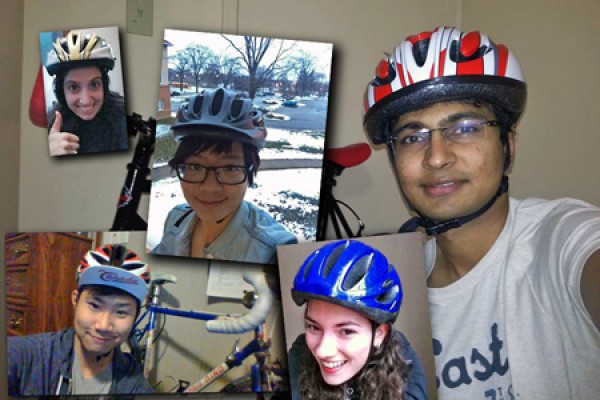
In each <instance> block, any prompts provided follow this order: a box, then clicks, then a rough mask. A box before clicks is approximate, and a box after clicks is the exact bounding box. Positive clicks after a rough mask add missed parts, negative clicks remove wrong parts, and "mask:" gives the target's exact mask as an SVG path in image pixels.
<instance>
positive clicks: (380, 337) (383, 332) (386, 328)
mask: <svg viewBox="0 0 600 400" xmlns="http://www.w3.org/2000/svg"><path fill="white" fill-rule="evenodd" d="M389 332H390V324H381V325H379V326H378V327H377V329H375V337H374V338H373V345H374V346H375V347H376V348H379V346H381V343H383V341H384V340H385V338H386V336H387V335H388V334H389Z"/></svg>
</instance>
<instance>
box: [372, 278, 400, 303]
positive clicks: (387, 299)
mask: <svg viewBox="0 0 600 400" xmlns="http://www.w3.org/2000/svg"><path fill="white" fill-rule="evenodd" d="M390 285H393V282H391V281H389V280H388V281H386V282H385V283H384V285H383V286H387V287H389V286H390ZM397 295H398V285H393V286H392V287H391V288H390V289H389V290H386V291H385V292H384V293H382V294H381V295H379V296H377V301H378V302H379V303H383V304H388V303H391V302H392V301H394V300H396V296H397Z"/></svg>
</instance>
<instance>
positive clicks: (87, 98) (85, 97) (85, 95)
mask: <svg viewBox="0 0 600 400" xmlns="http://www.w3.org/2000/svg"><path fill="white" fill-rule="evenodd" d="M92 101H93V99H92V94H91V93H90V90H89V89H88V88H85V87H84V88H82V89H81V92H79V104H80V105H82V106H89V105H90V104H92Z"/></svg>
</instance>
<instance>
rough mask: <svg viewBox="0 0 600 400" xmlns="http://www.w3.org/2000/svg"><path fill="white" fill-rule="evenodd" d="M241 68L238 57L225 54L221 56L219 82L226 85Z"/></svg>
mask: <svg viewBox="0 0 600 400" xmlns="http://www.w3.org/2000/svg"><path fill="white" fill-rule="evenodd" d="M241 68H242V63H241V59H240V58H239V57H230V56H228V55H226V54H223V55H222V56H221V83H222V84H223V86H224V87H228V86H229V84H230V83H232V82H233V77H234V76H235V75H236V74H238V73H239V71H240V69H241Z"/></svg>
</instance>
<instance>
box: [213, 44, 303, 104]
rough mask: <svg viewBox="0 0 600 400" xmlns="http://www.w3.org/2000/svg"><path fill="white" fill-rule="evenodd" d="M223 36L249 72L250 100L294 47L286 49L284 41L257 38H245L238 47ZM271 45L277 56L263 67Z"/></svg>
mask: <svg viewBox="0 0 600 400" xmlns="http://www.w3.org/2000/svg"><path fill="white" fill-rule="evenodd" d="M221 36H222V37H223V38H224V39H225V40H227V41H228V42H229V44H230V45H231V46H232V47H233V48H234V49H235V51H236V52H238V53H239V55H240V56H241V60H242V63H243V65H244V67H245V68H246V70H247V71H248V77H249V79H248V95H249V96H250V98H254V96H255V94H256V89H257V88H258V87H260V86H261V85H262V83H263V82H264V80H265V78H266V77H268V76H270V75H271V74H272V73H273V71H274V70H275V69H276V68H277V65H278V63H279V61H280V60H282V59H283V57H284V56H285V54H286V53H287V52H288V51H289V50H290V49H291V48H292V47H293V46H290V47H287V48H286V47H284V44H285V41H284V40H277V39H273V38H262V37H256V36H244V44H243V45H238V44H236V43H234V42H233V41H232V40H231V39H229V38H228V37H227V36H225V35H221ZM271 45H273V46H274V50H275V56H274V58H273V60H272V61H271V62H270V63H268V64H266V65H261V63H262V62H263V60H264V58H265V55H266V54H267V51H268V50H269V49H270V48H271ZM259 66H262V68H260V69H259Z"/></svg>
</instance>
